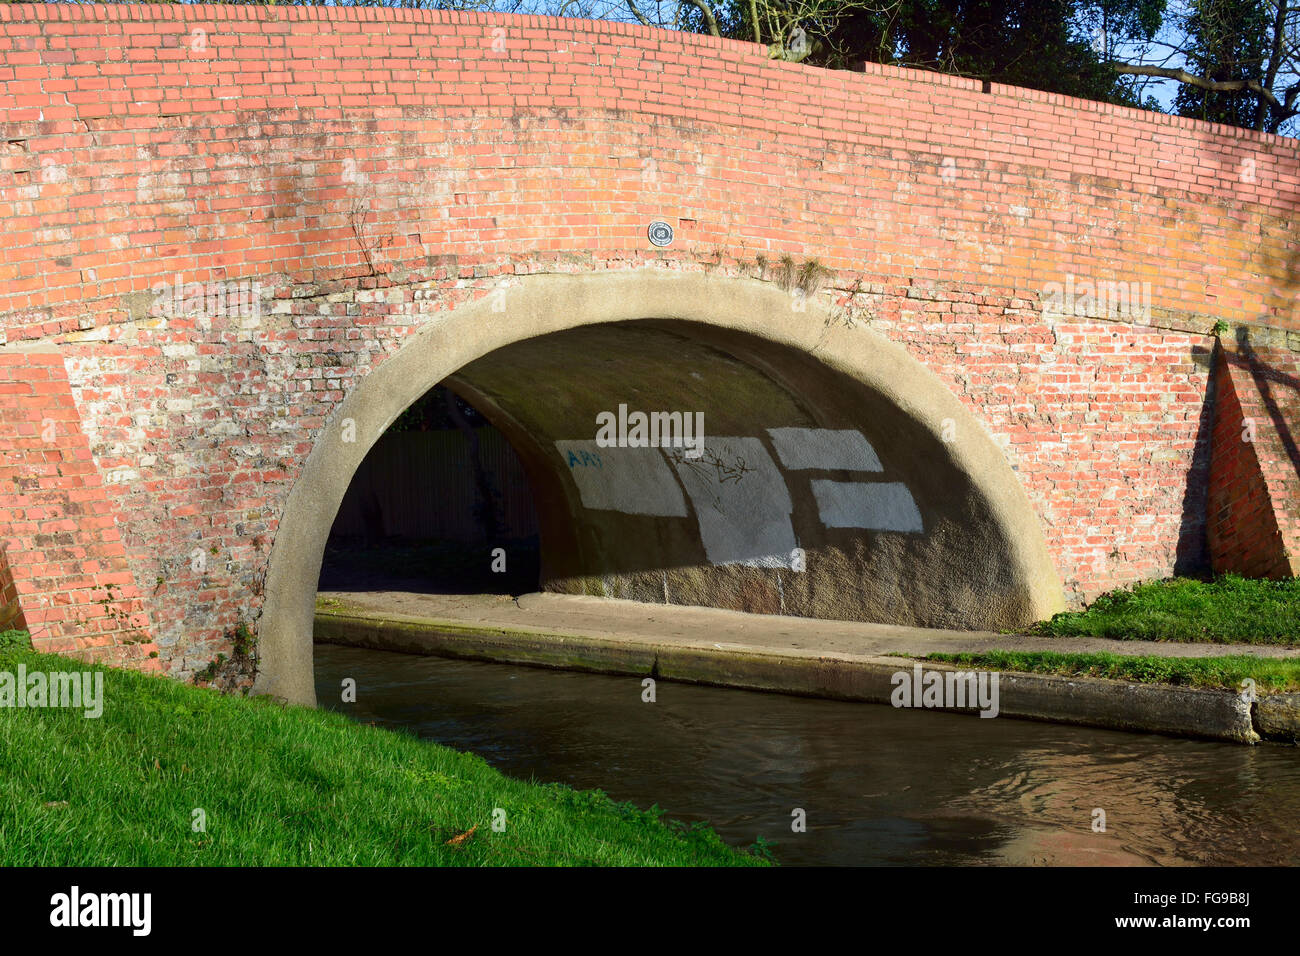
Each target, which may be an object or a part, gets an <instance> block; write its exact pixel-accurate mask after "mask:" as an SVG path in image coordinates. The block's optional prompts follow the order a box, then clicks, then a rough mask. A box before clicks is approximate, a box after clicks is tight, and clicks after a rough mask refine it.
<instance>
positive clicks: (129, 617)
mask: <svg viewBox="0 0 1300 956" xmlns="http://www.w3.org/2000/svg"><path fill="white" fill-rule="evenodd" d="M0 371H2V374H0V551H3V556H4V560H5V562H6V563H7V564H8V565H9V568H10V569H11V570H10V574H12V580H11V581H10V580H5V579H4V576H3V575H0V586H3V591H4V593H5V598H6V600H4V601H0V604H5V603H7V598H8V593H9V592H10V591H11V590H12V592H13V594H14V596H15V597H16V598H17V600H18V602H19V604H20V605H21V607H22V611H23V618H24V620H23V622H22V626H23V627H25V628H27V629H30V631H31V635H32V646H33V647H35V648H36V649H37V650H41V651H49V652H55V653H69V652H73V651H82V652H83V653H84V654H85V655H86V656H87V657H90V658H92V659H96V660H105V661H109V662H111V663H132V664H135V665H137V666H141V667H145V668H150V669H156V668H157V667H158V666H159V661H158V660H156V657H157V654H156V652H157V650H158V649H157V647H155V646H154V645H153V643H152V641H151V638H150V626H149V618H148V614H147V613H146V612H145V610H144V605H143V602H142V601H141V599H140V592H139V590H138V589H137V587H136V581H135V578H134V577H133V575H132V573H131V568H130V567H129V565H128V563H127V560H126V556H125V552H124V551H123V548H122V543H121V539H120V537H119V535H118V530H117V527H116V525H115V521H114V513H113V508H112V506H111V505H110V504H109V501H108V499H107V498H106V497H105V495H104V489H103V486H102V485H101V484H100V480H99V473H98V471H97V470H96V467H95V463H94V461H93V460H92V459H91V454H90V449H89V448H88V447H87V445H86V438H85V436H84V435H83V434H82V432H81V426H80V420H79V416H78V412H77V409H76V407H75V405H74V404H73V401H72V393H71V392H70V391H69V388H68V380H67V376H66V374H65V373H64V369H63V360H62V359H61V358H60V356H58V355H57V354H42V353H34V354H23V353H21V352H20V353H3V352H0ZM151 653H152V654H154V657H152V658H151V657H150V656H149V655H150V654H151Z"/></svg>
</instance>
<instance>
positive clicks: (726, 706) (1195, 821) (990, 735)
mask: <svg viewBox="0 0 1300 956" xmlns="http://www.w3.org/2000/svg"><path fill="white" fill-rule="evenodd" d="M316 661H317V664H316V667H317V692H318V695H319V698H320V702H321V705H322V706H326V707H331V708H333V709H337V710H341V711H345V712H347V713H349V714H351V715H353V716H355V717H357V718H358V719H361V720H367V721H374V722H376V723H378V724H380V725H386V726H405V727H407V728H409V729H411V730H414V731H415V732H416V733H418V734H419V735H420V736H421V737H423V738H426V739H430V740H436V741H438V742H440V743H443V744H446V745H448V746H450V747H454V748H456V749H458V750H469V751H473V752H475V753H478V754H480V755H481V756H483V757H484V758H486V759H487V760H488V761H490V762H491V763H492V764H493V765H494V766H496V767H498V768H499V769H501V770H502V771H503V772H505V773H508V774H511V775H513V776H517V777H524V778H528V777H535V778H536V779H538V780H545V781H560V782H563V783H567V784H570V785H571V786H574V787H579V788H600V789H601V790H604V791H605V792H607V793H608V794H610V796H612V797H613V798H615V799H617V800H632V801H633V802H635V803H637V804H638V805H641V806H649V805H650V804H652V803H658V804H659V805H660V806H661V807H663V808H664V809H665V810H667V811H668V812H669V813H670V814H671V815H673V816H675V817H678V818H679V819H684V820H708V821H709V822H710V823H711V824H713V826H714V827H715V828H716V829H717V830H718V832H719V833H720V834H722V836H723V837H724V838H725V839H727V840H728V841H730V842H732V843H735V844H740V845H744V844H749V843H751V842H753V841H754V839H755V838H756V837H758V836H760V835H761V836H762V837H763V838H764V839H766V840H767V841H769V842H772V843H775V844H776V855H777V858H778V859H779V860H781V861H782V862H783V863H788V864H800V863H831V864H944V865H955V864H1016V865H1019V864H1050V865H1093V864H1102V865H1128V864H1132V865H1147V864H1161V865H1185V864H1226V865H1256V864H1295V863H1297V862H1300V825H1297V823H1296V821H1297V820H1300V751H1297V749H1296V748H1292V747H1281V746H1266V747H1265V746H1261V747H1242V746H1237V745H1232V744H1216V743H1208V742H1200V741H1193V740H1178V739H1173V738H1166V737H1159V736H1156V735H1140V734H1124V733H1117V732H1112V731H1102V730H1091V729H1086V728H1074V727H1062V726H1056V725H1053V724H1036V723H1030V722H1026V721H1014V720H1006V719H1002V718H999V719H995V720H980V719H978V718H974V717H965V716H956V715H950V714H941V713H934V712H923V711H903V710H895V709H893V708H890V707H882V706H878V705H871V704H851V703H841V702H836V701H822V700H806V699H801V698H795V697H785V696H781V695H776V694H759V693H751V692H746V691H736V690H724V689H717V688H708V687H693V686H690V685H683V684H671V683H666V682H663V681H661V682H659V684H658V688H657V691H658V694H657V696H658V699H657V701H656V702H655V703H652V704H651V703H643V702H642V700H641V682H640V679H639V678H620V677H609V676H602V675H589V674H574V673H566V672H562V671H547V670H540V669H535V668H524V667H512V666H507V665H500V664H482V663H476V662H465V661H450V660H442V659H439V658H433V657H415V656H410V655H404V654H393V653H387V652H383V651H369V650H362V649H358V648H345V647H336V646H330V645H317V647H316ZM344 677H352V678H355V679H356V681H357V690H358V700H357V703H356V704H342V703H339V702H338V700H339V690H338V689H339V687H340V681H341V680H342V679H343V678H344ZM796 808H802V809H803V810H805V811H806V813H807V822H808V829H807V832H806V833H802V834H795V833H792V832H791V830H790V821H791V813H792V811H793V810H794V809H796ZM1096 810H1102V811H1104V812H1105V819H1106V831H1105V832H1104V833H1103V832H1094V830H1093V819H1094V811H1096Z"/></svg>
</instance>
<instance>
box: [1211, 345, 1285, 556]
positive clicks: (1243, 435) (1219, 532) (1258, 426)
mask: <svg viewBox="0 0 1300 956" xmlns="http://www.w3.org/2000/svg"><path fill="white" fill-rule="evenodd" d="M1215 377H1216V380H1217V392H1218V398H1217V408H1216V414H1215V422H1214V451H1213V457H1212V470H1211V476H1210V500H1209V504H1210V508H1209V548H1210V556H1211V559H1212V562H1213V565H1214V570H1215V571H1220V572H1223V571H1233V572H1236V573H1237V574H1244V575H1248V576H1252V577H1271V578H1282V577H1292V576H1294V575H1296V574H1297V573H1300V448H1297V445H1298V444H1300V354H1297V353H1294V352H1291V351H1289V350H1285V349H1278V348H1268V347H1264V348H1256V347H1252V346H1251V345H1249V343H1246V344H1245V345H1244V346H1243V347H1240V348H1237V347H1229V348H1225V349H1221V350H1220V351H1219V353H1218V356H1217V366H1216V376H1215Z"/></svg>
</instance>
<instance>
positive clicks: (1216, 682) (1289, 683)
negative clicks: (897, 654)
mask: <svg viewBox="0 0 1300 956" xmlns="http://www.w3.org/2000/svg"><path fill="white" fill-rule="evenodd" d="M926 659H927V660H932V661H942V662H944V663H949V664H957V665H959V666H961V667H967V668H972V669H976V668H977V669H980V670H990V671H1020V672H1022V673H1030V674H1056V675H1059V676H1062V677H1107V678H1111V679H1112V680H1130V681H1137V682H1139V683H1143V684H1178V685H1182V686H1188V687H1210V688H1217V689H1226V690H1233V691H1239V690H1241V682H1242V681H1243V680H1245V679H1246V678H1248V677H1249V678H1250V679H1252V680H1254V681H1255V686H1256V690H1258V691H1259V692H1261V693H1273V692H1278V691H1296V690H1300V659H1296V658H1272V657H1243V656H1229V657H1152V656H1146V657H1128V656H1121V655H1119V654H1057V653H1053V652H1050V651H1043V652H1030V651H987V652H985V653H981V654H930V655H927V657H926Z"/></svg>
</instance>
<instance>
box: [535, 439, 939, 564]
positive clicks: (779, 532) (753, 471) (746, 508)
mask: <svg viewBox="0 0 1300 956" xmlns="http://www.w3.org/2000/svg"><path fill="white" fill-rule="evenodd" d="M767 434H768V437H769V438H770V440H771V443H772V448H773V449H774V450H775V451H776V457H777V459H779V461H780V464H778V463H777V461H774V460H773V458H772V455H771V454H770V453H769V452H768V449H767V446H766V445H765V444H764V443H763V441H762V440H761V439H759V438H754V437H743V436H738V437H720V436H710V437H709V438H707V439H706V440H705V441H704V447H703V451H702V454H700V456H699V457H694V458H692V457H688V456H686V455H685V454H684V453H683V452H682V450H681V449H676V448H663V449H660V448H599V447H597V445H596V442H595V441H589V440H584V439H570V440H562V441H557V442H556V443H555V447H556V449H557V451H558V452H559V454H560V455H561V457H562V458H563V459H564V460H565V463H566V464H567V465H568V472H569V474H570V475H571V476H572V477H573V482H574V484H575V486H576V487H577V489H578V495H579V498H580V499H581V501H582V505H583V507H584V508H589V509H592V510H603V511H618V512H621V513H623V514H631V515H652V516H659V517H669V518H685V517H687V516H688V515H689V511H688V509H687V507H686V501H687V499H689V500H690V504H691V510H693V511H694V512H695V518H696V521H697V522H698V524H699V533H700V541H701V543H702V544H703V545H704V551H705V554H706V555H707V556H708V559H709V562H710V563H711V564H714V565H725V564H742V565H747V566H750V567H768V568H792V567H795V563H794V555H795V553H796V551H797V549H798V547H799V544H798V541H797V540H796V538H795V533H794V525H793V523H792V522H791V518H790V516H791V514H793V512H794V502H793V500H792V498H791V494H790V487H791V485H790V482H791V481H792V480H802V479H796V478H795V476H793V475H791V474H789V473H795V472H801V471H826V470H835V471H850V472H861V473H863V476H864V478H866V480H861V481H838V480H830V479H824V478H812V479H811V480H810V483H809V490H810V491H811V494H812V498H813V500H814V501H815V502H816V504H817V514H818V518H819V519H820V521H821V523H822V525H823V526H825V527H827V528H861V529H863V530H866V531H877V532H896V533H902V534H922V533H924V531H925V524H924V521H923V519H922V516H921V511H920V509H919V508H918V507H917V505H916V501H915V499H914V498H913V497H912V493H911V492H910V491H909V490H908V488H907V486H906V485H905V484H903V483H902V482H897V481H880V480H878V479H877V478H874V477H870V478H868V477H867V476H876V475H879V474H880V473H881V472H883V471H884V466H883V465H882V464H881V461H880V457H879V456H878V455H877V454H876V450H875V449H874V448H873V447H872V446H871V443H870V442H869V441H867V439H866V438H865V437H864V436H863V435H862V433H861V432H859V431H855V430H852V429H829V428H769V429H767ZM800 487H801V486H800Z"/></svg>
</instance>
